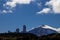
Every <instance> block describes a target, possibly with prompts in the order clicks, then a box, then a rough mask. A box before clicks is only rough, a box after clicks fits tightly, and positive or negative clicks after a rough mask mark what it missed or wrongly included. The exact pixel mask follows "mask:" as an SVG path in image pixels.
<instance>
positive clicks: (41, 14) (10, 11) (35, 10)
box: [0, 0, 60, 32]
mask: <svg viewBox="0 0 60 40" xmlns="http://www.w3.org/2000/svg"><path fill="white" fill-rule="evenodd" d="M52 2H53V4H52ZM57 2H58V3H57ZM57 2H56V1H55V0H53V1H52V0H25V1H21V0H18V1H16V0H12V1H11V0H10V1H9V0H0V32H7V31H8V30H10V31H15V29H16V28H19V29H20V30H22V26H23V25H24V24H25V25H26V26H27V30H29V29H31V28H33V27H38V26H39V25H43V24H44V25H49V26H52V27H56V28H60V12H59V10H60V7H59V6H58V5H57V4H59V3H60V1H59V0H57ZM12 3H13V4H12ZM56 3H57V4H56ZM10 4H12V5H10ZM48 4H49V5H48ZM54 4H56V5H54Z"/></svg>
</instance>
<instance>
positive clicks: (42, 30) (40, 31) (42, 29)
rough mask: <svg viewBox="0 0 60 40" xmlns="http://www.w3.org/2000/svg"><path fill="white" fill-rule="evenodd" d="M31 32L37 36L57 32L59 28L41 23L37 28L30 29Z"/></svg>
mask: <svg viewBox="0 0 60 40" xmlns="http://www.w3.org/2000/svg"><path fill="white" fill-rule="evenodd" d="M29 33H33V34H35V35H37V36H42V35H48V34H52V33H57V29H56V28H53V27H51V26H48V25H41V26H39V27H37V28H33V29H31V30H29Z"/></svg>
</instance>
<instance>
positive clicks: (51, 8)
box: [37, 0, 60, 14]
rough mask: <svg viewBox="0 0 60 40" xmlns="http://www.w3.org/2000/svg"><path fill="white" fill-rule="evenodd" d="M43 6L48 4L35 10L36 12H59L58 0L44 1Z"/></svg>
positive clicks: (59, 2)
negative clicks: (37, 10)
mask: <svg viewBox="0 0 60 40" xmlns="http://www.w3.org/2000/svg"><path fill="white" fill-rule="evenodd" d="M45 6H48V8H47V9H46V8H43V9H42V10H41V11H39V12H37V14H41V13H49V12H51V13H55V14H60V0H50V1H48V2H46V3H45Z"/></svg>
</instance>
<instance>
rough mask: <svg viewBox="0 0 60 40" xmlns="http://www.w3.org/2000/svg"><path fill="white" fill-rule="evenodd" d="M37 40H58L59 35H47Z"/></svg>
mask: <svg viewBox="0 0 60 40" xmlns="http://www.w3.org/2000/svg"><path fill="white" fill-rule="evenodd" d="M38 40H60V34H56V33H53V34H49V35H44V36H41V37H39V38H38Z"/></svg>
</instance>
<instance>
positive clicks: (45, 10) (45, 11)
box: [37, 8, 51, 14]
mask: <svg viewBox="0 0 60 40" xmlns="http://www.w3.org/2000/svg"><path fill="white" fill-rule="evenodd" d="M48 12H51V9H50V8H44V9H43V10H41V11H39V12H37V14H41V13H48Z"/></svg>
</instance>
